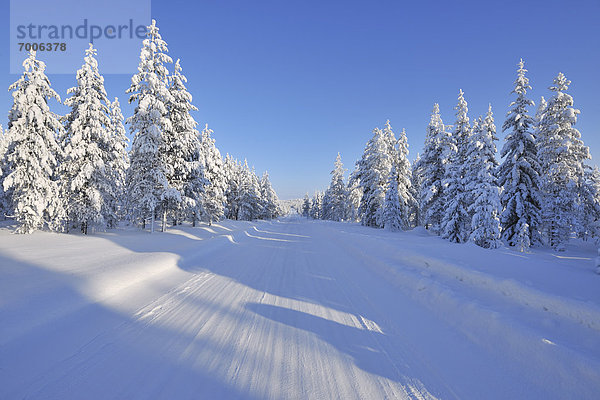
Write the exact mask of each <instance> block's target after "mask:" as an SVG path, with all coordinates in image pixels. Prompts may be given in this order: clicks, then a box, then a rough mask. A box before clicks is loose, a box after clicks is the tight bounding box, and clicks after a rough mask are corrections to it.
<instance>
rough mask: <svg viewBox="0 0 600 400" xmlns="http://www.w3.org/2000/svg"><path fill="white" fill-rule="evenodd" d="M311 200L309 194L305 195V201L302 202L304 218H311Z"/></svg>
mask: <svg viewBox="0 0 600 400" xmlns="http://www.w3.org/2000/svg"><path fill="white" fill-rule="evenodd" d="M310 211H311V210H310V198H309V197H308V193H306V194H305V195H304V201H303V202H302V216H303V217H306V218H308V217H310V216H311V215H310Z"/></svg>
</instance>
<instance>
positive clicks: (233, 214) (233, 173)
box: [223, 154, 243, 220]
mask: <svg viewBox="0 0 600 400" xmlns="http://www.w3.org/2000/svg"><path fill="white" fill-rule="evenodd" d="M223 170H224V172H225V173H224V175H225V181H226V190H225V198H226V210H225V215H226V216H227V218H229V219H234V220H235V219H237V218H238V211H239V203H240V193H241V186H242V178H243V176H242V172H243V171H242V166H241V165H240V163H239V161H238V160H236V159H234V158H233V157H231V156H230V155H229V154H226V155H225V162H224V163H223Z"/></svg>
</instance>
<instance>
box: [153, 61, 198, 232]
mask: <svg viewBox="0 0 600 400" xmlns="http://www.w3.org/2000/svg"><path fill="white" fill-rule="evenodd" d="M186 82H187V79H186V77H185V75H183V74H182V73H181V65H180V61H179V60H177V61H176V62H175V66H174V70H173V74H172V75H171V77H170V79H169V83H170V84H169V92H170V94H171V96H170V99H171V101H170V102H168V103H167V110H168V115H169V119H170V121H171V129H167V130H165V131H164V138H165V140H164V142H165V148H164V150H163V151H164V157H165V160H166V163H167V172H166V178H167V182H168V184H169V188H171V189H172V190H175V191H177V192H178V193H177V194H175V195H174V196H171V197H170V198H166V199H165V201H164V202H163V216H166V215H167V213H168V214H170V215H171V216H172V218H173V223H174V224H176V223H177V221H180V220H181V219H183V218H189V219H192V220H193V221H195V220H196V219H198V218H199V217H200V216H201V215H202V214H203V213H204V210H203V197H204V187H205V185H206V184H207V182H206V180H205V176H204V166H205V158H204V153H203V152H202V149H201V145H200V138H199V137H198V131H197V130H196V126H197V125H198V124H197V122H196V121H195V120H194V118H193V117H192V114H191V112H192V111H196V110H198V109H197V108H196V107H195V106H194V105H193V104H192V95H191V94H190V93H189V92H188V91H187V88H186V87H185V83H186ZM179 201H180V202H179ZM164 225H165V220H164V219H163V226H164Z"/></svg>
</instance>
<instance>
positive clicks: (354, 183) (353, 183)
mask: <svg viewBox="0 0 600 400" xmlns="http://www.w3.org/2000/svg"><path fill="white" fill-rule="evenodd" d="M353 175H356V172H353V173H352V174H351V175H350V179H348V185H347V188H346V192H347V193H348V209H347V215H346V219H347V220H348V221H352V222H356V221H359V220H360V213H359V209H360V202H361V199H362V188H361V187H360V180H358V179H354V180H353V179H352V176H353Z"/></svg>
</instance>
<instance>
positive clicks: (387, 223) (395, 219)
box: [383, 167, 405, 232]
mask: <svg viewBox="0 0 600 400" xmlns="http://www.w3.org/2000/svg"><path fill="white" fill-rule="evenodd" d="M398 181H399V177H398V172H397V171H396V167H392V169H391V171H390V175H389V177H388V180H387V190H386V191H385V202H384V204H383V227H384V228H385V229H386V230H390V231H392V232H395V231H399V230H401V229H403V227H404V226H405V224H404V219H405V217H404V216H403V214H402V209H401V205H400V202H401V200H400V196H399V195H398Z"/></svg>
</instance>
